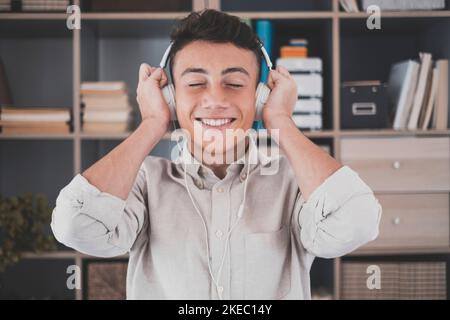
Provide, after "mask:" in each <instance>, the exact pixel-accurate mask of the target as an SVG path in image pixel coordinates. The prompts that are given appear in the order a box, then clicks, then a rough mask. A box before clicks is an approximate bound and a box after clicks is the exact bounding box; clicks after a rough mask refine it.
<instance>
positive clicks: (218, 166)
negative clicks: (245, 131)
mask: <svg viewBox="0 0 450 320" xmlns="http://www.w3.org/2000/svg"><path fill="white" fill-rule="evenodd" d="M244 143H245V149H244V150H245V151H244V153H243V154H239V152H238V147H237V144H235V145H234V152H233V160H232V161H233V162H234V161H237V160H238V159H239V158H241V157H242V156H244V155H245V154H246V152H247V150H248V148H249V139H248V137H246V138H245V142H244ZM193 145H195V144H193V143H191V144H190V146H189V151H190V153H191V155H193V156H194V157H195V155H196V153H194V152H192V146H193ZM229 152H231V151H229ZM201 154H202V155H203V153H201ZM208 158H209V159H213V158H214V159H217V160H218V161H216V162H213V163H208V161H203V159H202V161H201V163H202V165H204V166H205V167H207V168H209V169H211V170H212V172H213V173H214V175H216V176H217V177H218V178H219V179H223V178H225V176H226V175H227V168H228V167H229V166H230V163H229V160H228V161H227V159H228V158H227V153H226V152H225V153H223V154H220V155H217V156H215V157H208ZM196 159H197V158H196ZM197 160H198V161H200V160H199V159H197ZM219 160H220V161H219ZM217 162H219V163H217Z"/></svg>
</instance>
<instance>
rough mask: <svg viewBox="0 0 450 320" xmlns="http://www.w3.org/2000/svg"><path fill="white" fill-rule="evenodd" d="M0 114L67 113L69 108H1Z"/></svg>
mask: <svg viewBox="0 0 450 320" xmlns="http://www.w3.org/2000/svg"><path fill="white" fill-rule="evenodd" d="M0 112H1V113H4V114H23V113H67V112H69V108H45V107H1V108H0Z"/></svg>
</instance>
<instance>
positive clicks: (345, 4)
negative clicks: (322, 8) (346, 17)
mask: <svg viewBox="0 0 450 320" xmlns="http://www.w3.org/2000/svg"><path fill="white" fill-rule="evenodd" d="M339 3H340V4H341V7H342V8H343V9H344V10H345V12H359V8H358V3H357V2H356V0H339Z"/></svg>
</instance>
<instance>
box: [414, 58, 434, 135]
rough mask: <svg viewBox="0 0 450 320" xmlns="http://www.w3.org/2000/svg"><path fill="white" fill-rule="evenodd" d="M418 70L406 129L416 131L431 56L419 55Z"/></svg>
mask: <svg viewBox="0 0 450 320" xmlns="http://www.w3.org/2000/svg"><path fill="white" fill-rule="evenodd" d="M420 61H421V63H420V69H419V77H418V80H417V86H416V92H415V95H414V101H413V105H412V107H411V114H410V116H409V119H408V129H409V130H415V129H417V124H418V121H419V115H420V110H421V108H422V106H423V101H424V97H425V94H426V87H427V81H428V77H429V74H430V68H431V63H432V61H431V54H430V53H423V52H421V53H420Z"/></svg>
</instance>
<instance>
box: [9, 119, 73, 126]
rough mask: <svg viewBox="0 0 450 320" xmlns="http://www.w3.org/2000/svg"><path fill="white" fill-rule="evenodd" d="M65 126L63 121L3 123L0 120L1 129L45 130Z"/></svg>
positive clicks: (65, 123)
mask: <svg viewBox="0 0 450 320" xmlns="http://www.w3.org/2000/svg"><path fill="white" fill-rule="evenodd" d="M65 125H67V122H65V121H5V120H0V126H1V127H3V128H6V127H11V128H17V127H33V128H43V127H44V128H47V127H62V126H65Z"/></svg>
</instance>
